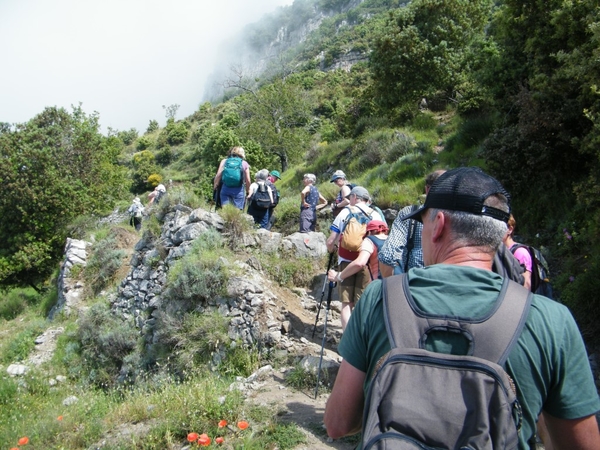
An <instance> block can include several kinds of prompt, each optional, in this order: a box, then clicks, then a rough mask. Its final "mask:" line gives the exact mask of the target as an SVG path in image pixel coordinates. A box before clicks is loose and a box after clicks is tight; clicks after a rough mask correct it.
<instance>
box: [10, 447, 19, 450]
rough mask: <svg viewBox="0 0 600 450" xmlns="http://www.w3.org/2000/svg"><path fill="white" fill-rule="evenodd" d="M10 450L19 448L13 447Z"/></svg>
mask: <svg viewBox="0 0 600 450" xmlns="http://www.w3.org/2000/svg"><path fill="white" fill-rule="evenodd" d="M10 450H19V447H12V448H11V449H10Z"/></svg>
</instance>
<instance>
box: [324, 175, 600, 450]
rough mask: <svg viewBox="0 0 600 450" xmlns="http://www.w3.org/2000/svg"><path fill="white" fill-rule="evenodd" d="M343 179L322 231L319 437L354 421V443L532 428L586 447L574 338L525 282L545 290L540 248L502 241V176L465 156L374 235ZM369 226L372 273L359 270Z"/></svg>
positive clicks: (450, 442)
mask: <svg viewBox="0 0 600 450" xmlns="http://www.w3.org/2000/svg"><path fill="white" fill-rule="evenodd" d="M336 173H337V172H336ZM343 178H344V180H343V182H342V181H340V182H339V183H340V194H341V196H342V198H344V199H346V200H348V202H349V203H348V204H349V205H350V206H349V207H348V208H347V207H345V206H343V207H342V209H341V211H338V212H337V213H338V215H337V217H336V218H335V219H334V221H333V224H332V225H331V234H330V236H329V238H328V239H327V248H328V250H329V251H330V252H334V251H335V250H336V245H337V251H338V261H339V267H338V270H329V271H328V273H327V276H328V279H329V280H331V281H337V282H338V283H339V285H340V298H341V300H342V317H341V320H342V329H343V334H342V339H341V341H340V343H339V346H338V352H339V354H340V355H341V356H342V357H343V360H342V363H341V366H340V369H339V372H338V375H337V377H336V380H335V383H334V386H333V390H332V392H331V395H330V396H329V399H328V401H327V405H326V409H325V415H324V423H325V426H326V429H327V433H328V434H329V436H330V437H332V438H339V437H342V436H346V435H350V434H355V433H358V432H362V436H361V444H360V448H363V449H430V448H431V449H433V448H435V449H457V450H458V449H499V448H502V449H517V448H518V449H523V450H525V449H535V448H536V445H537V444H536V443H537V441H538V440H539V437H541V440H542V441H543V443H544V445H545V448H546V449H553V450H557V449H569V450H571V449H586V450H588V449H589V450H592V449H600V434H599V431H598V423H597V420H596V416H595V414H596V412H597V411H598V410H599V409H600V400H599V398H598V392H597V389H596V386H595V383H594V378H593V375H592V371H591V368H590V363H589V361H588V358H587V353H586V349H585V346H584V343H583V339H582V337H581V334H580V332H579V330H578V328H577V325H576V323H575V320H574V319H573V316H572V315H571V313H570V311H569V310H568V309H567V308H566V307H565V306H563V305H561V304H560V303H558V302H556V301H554V300H552V299H551V298H548V297H547V296H543V295H539V294H535V293H533V292H532V290H533V291H536V292H542V291H543V292H545V293H547V294H549V293H550V291H549V290H548V288H549V283H548V280H547V266H546V267H543V268H541V269H539V272H540V273H536V272H538V266H543V264H544V263H545V261H542V260H543V257H541V254H537V253H539V252H538V251H536V250H535V249H533V248H531V247H527V246H522V245H515V243H514V241H513V240H512V235H513V232H514V227H515V222H514V218H512V216H511V214H510V195H509V194H508V192H507V191H506V190H505V189H504V188H503V187H502V185H501V184H500V183H499V182H498V181H497V180H496V179H494V178H493V177H491V176H489V175H487V174H486V173H485V172H483V171H482V170H480V169H478V168H472V167H462V168H459V169H453V170H449V171H447V172H443V171H438V172H435V173H433V174H430V175H429V176H428V177H427V179H426V188H425V190H426V195H425V198H424V202H423V204H422V205H416V206H408V207H406V208H404V209H403V210H401V211H400V213H399V214H398V216H397V218H396V219H395V220H394V223H393V225H392V228H391V231H390V233H389V237H388V238H387V240H386V239H385V233H386V231H387V225H386V223H385V220H384V219H383V217H382V216H380V215H379V212H377V211H376V209H375V208H374V207H371V205H370V196H369V194H368V192H367V190H366V189H364V188H363V187H360V186H358V187H353V188H351V189H349V191H350V192H349V193H347V191H348V189H346V193H344V192H343V189H345V187H347V183H345V176H344V177H343ZM337 179H340V178H337ZM332 181H334V180H332ZM342 183H343V186H342ZM337 200H340V201H339V202H338V201H337ZM337 200H336V204H340V203H341V199H339V198H338V199H337ZM372 234H377V235H379V236H380V237H381V242H380V243H379V248H378V252H377V253H378V259H379V273H380V274H381V277H382V279H378V277H377V276H374V273H373V272H371V274H369V273H368V272H367V273H365V270H364V267H365V266H368V264H365V262H364V260H365V258H367V260H369V259H370V258H371V256H370V255H369V254H368V251H367V247H368V248H369V249H373V248H374V247H375V246H374V245H373V246H369V244H367V246H365V247H364V251H365V254H364V255H363V246H364V243H365V241H367V240H369V241H370V240H371V239H370V237H371V235H372ZM346 235H349V236H346ZM359 236H360V238H364V239H362V241H361V239H360V238H359ZM373 244H374V243H373ZM520 250H522V251H520ZM374 251H375V250H373V251H372V253H373V252H374ZM511 251H512V252H513V253H514V256H513V253H511ZM361 256H362V257H361ZM359 258H360V262H357V263H355V261H359ZM511 259H512V261H511ZM538 262H539V264H538ZM521 264H523V266H524V268H523V267H522V266H521ZM353 266H354V267H353ZM359 267H360V268H359ZM361 268H362V269H361ZM354 270H356V272H354ZM393 274H397V275H396V276H392V275H393ZM513 279H516V280H519V281H520V282H521V284H526V286H527V287H528V288H526V287H524V286H522V285H520V284H519V283H517V282H515V281H512V280H513ZM533 280H538V281H536V282H535V283H538V284H537V285H536V284H535V283H534V281H533ZM543 283H546V285H545V287H544V284H543ZM540 286H542V288H541V289H542V291H540ZM359 299H360V301H359Z"/></svg>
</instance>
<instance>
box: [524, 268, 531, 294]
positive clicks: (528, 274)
mask: <svg viewBox="0 0 600 450" xmlns="http://www.w3.org/2000/svg"><path fill="white" fill-rule="evenodd" d="M523 279H524V280H525V281H524V282H523V287H524V288H525V289H527V290H528V291H530V290H531V272H530V271H528V270H526V271H525V272H523Z"/></svg>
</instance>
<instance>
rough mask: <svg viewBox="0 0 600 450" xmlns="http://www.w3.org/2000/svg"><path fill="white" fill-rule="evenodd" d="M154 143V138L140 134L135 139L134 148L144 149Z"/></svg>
mask: <svg viewBox="0 0 600 450" xmlns="http://www.w3.org/2000/svg"><path fill="white" fill-rule="evenodd" d="M152 145H154V139H152V138H151V137H149V136H142V137H140V138H139V139H138V140H137V145H136V148H137V149H138V150H146V149H148V148H150V147H152Z"/></svg>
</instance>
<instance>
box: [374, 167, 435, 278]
mask: <svg viewBox="0 0 600 450" xmlns="http://www.w3.org/2000/svg"><path fill="white" fill-rule="evenodd" d="M444 172H445V171H444V170H436V171H434V172H431V173H430V174H429V175H427V176H426V177H425V195H427V192H429V188H430V187H431V185H432V184H433V182H434V181H435V180H436V179H437V177H439V176H440V175H441V174H443V173H444ZM418 207H419V206H418V205H409V206H407V207H405V208H403V209H401V210H400V211H399V212H398V215H397V216H396V220H394V223H393V224H392V229H391V231H390V234H389V237H388V240H387V241H386V242H385V243H384V244H383V247H381V251H380V252H379V263H380V264H379V270H380V271H381V275H382V276H383V277H389V276H391V275H392V274H399V273H405V272H407V271H408V269H411V268H413V267H423V250H422V249H421V230H422V229H423V225H422V224H421V223H420V222H418V221H416V220H402V218H403V217H404V216H406V215H408V214H409V213H410V212H411V211H415V210H416V209H417V208H418Z"/></svg>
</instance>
